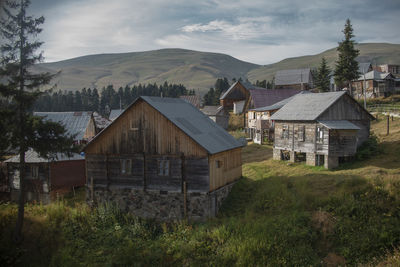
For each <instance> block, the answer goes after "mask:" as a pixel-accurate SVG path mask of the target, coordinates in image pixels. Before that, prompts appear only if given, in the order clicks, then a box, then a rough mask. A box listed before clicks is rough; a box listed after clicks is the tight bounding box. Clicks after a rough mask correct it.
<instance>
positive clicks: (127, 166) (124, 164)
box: [120, 159, 132, 175]
mask: <svg viewBox="0 0 400 267" xmlns="http://www.w3.org/2000/svg"><path fill="white" fill-rule="evenodd" d="M120 163H121V174H124V175H129V174H131V173H132V159H121V160H120Z"/></svg>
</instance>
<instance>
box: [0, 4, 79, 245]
mask: <svg viewBox="0 0 400 267" xmlns="http://www.w3.org/2000/svg"><path fill="white" fill-rule="evenodd" d="M29 4H30V1H29V0H20V1H18V2H14V1H5V2H4V6H3V12H4V13H3V14H4V17H2V18H1V20H0V26H1V27H0V28H1V35H2V36H1V40H2V44H1V46H0V47H1V48H0V49H1V54H2V58H1V62H0V81H1V83H2V84H0V90H1V91H0V98H4V99H7V101H8V106H7V110H6V111H7V112H8V114H7V115H8V118H9V121H10V123H9V124H8V125H7V126H6V127H7V128H6V132H7V136H8V137H9V138H8V140H6V141H7V144H8V146H9V147H11V148H14V149H18V151H19V158H20V162H19V172H20V190H19V200H18V216H17V223H16V227H15V235H14V237H15V240H16V241H17V242H20V241H21V240H22V233H21V231H22V225H23V219H24V204H25V194H24V193H25V192H24V189H25V152H26V151H28V149H30V148H33V149H34V150H35V151H37V152H38V153H39V155H40V156H43V157H46V156H48V154H49V153H55V152H59V151H67V150H70V148H71V145H72V138H67V137H65V136H64V134H65V132H66V131H65V129H64V127H62V126H61V125H59V124H57V123H53V122H48V121H43V119H42V118H39V117H35V116H33V115H32V113H31V112H30V110H31V109H32V107H33V105H34V103H35V101H36V100H37V98H38V97H39V96H40V94H41V92H40V91H39V89H38V88H39V86H42V85H45V84H48V83H49V82H50V80H51V78H52V75H50V74H49V73H32V72H31V71H30V67H31V66H33V65H34V64H35V63H37V62H40V61H41V60H42V59H43V57H42V53H39V54H35V51H36V50H37V49H38V48H39V47H40V46H41V45H42V42H39V41H37V40H36V37H37V35H38V34H39V33H40V32H41V31H42V29H41V28H39V26H40V25H41V24H42V23H43V22H44V17H40V18H33V17H31V16H28V15H27V14H26V10H27V8H28V6H29ZM2 107H3V106H2Z"/></svg>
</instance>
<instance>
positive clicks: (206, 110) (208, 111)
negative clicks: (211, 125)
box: [201, 106, 224, 116]
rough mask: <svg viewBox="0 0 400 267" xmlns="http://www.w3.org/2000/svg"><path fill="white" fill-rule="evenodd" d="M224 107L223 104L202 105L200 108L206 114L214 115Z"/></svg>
mask: <svg viewBox="0 0 400 267" xmlns="http://www.w3.org/2000/svg"><path fill="white" fill-rule="evenodd" d="M223 108H224V107H223V106H204V107H203V109H202V110H201V111H202V112H203V113H204V114H206V115H207V116H215V115H217V114H218V112H220V111H221V110H222V109H223Z"/></svg>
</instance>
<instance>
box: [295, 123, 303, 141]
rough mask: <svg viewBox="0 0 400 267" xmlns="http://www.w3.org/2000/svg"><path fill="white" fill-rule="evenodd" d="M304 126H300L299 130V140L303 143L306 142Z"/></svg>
mask: <svg viewBox="0 0 400 267" xmlns="http://www.w3.org/2000/svg"><path fill="white" fill-rule="evenodd" d="M304 128H305V127H304V125H302V126H299V129H298V133H297V140H299V141H301V142H303V141H304V139H305V136H304V132H305V131H304Z"/></svg>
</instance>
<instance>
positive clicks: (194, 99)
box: [179, 95, 203, 109]
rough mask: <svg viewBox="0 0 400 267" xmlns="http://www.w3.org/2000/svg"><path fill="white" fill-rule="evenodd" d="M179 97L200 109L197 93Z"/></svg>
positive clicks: (200, 104)
mask: <svg viewBox="0 0 400 267" xmlns="http://www.w3.org/2000/svg"><path fill="white" fill-rule="evenodd" d="M179 98H180V99H183V100H186V101H187V102H189V103H190V104H192V105H193V106H195V107H196V108H198V109H200V108H201V107H202V106H203V105H202V101H201V98H200V96H198V95H181V96H180V97H179Z"/></svg>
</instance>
